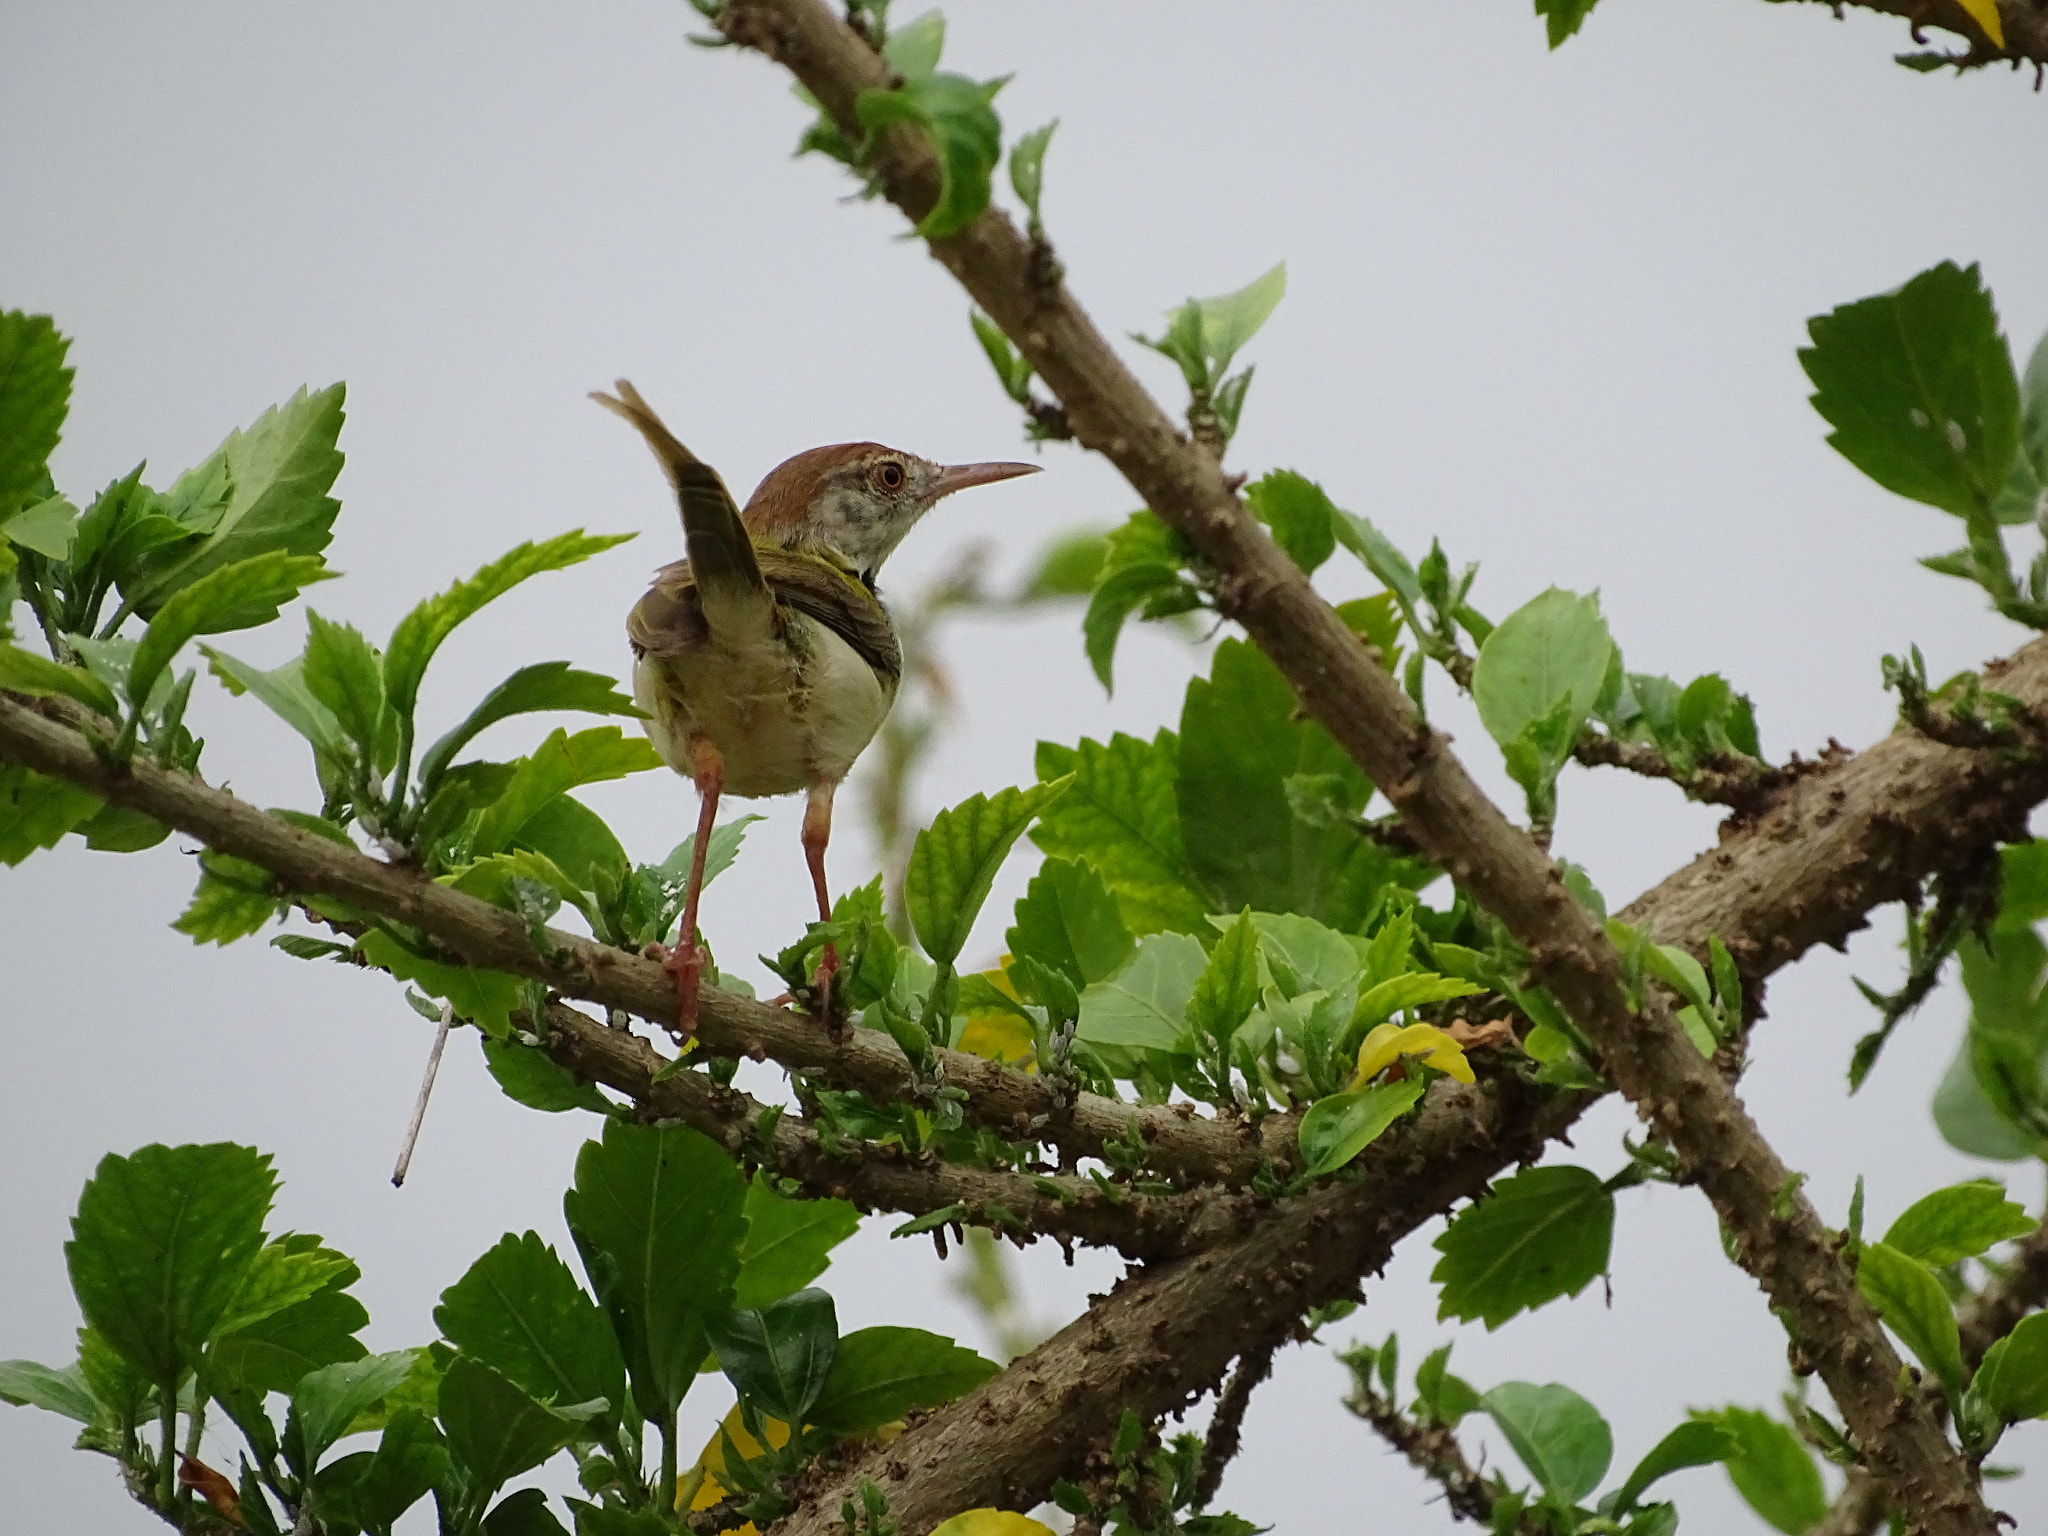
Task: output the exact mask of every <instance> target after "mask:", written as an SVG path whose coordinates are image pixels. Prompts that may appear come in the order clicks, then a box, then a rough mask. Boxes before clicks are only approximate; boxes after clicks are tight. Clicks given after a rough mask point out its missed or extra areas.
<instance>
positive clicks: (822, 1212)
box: [733, 1170, 860, 1308]
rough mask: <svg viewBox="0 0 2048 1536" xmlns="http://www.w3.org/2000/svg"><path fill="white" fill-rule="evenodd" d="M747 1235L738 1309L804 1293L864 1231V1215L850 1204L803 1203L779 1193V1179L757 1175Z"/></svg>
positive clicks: (736, 1290)
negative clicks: (840, 1250) (838, 1250)
mask: <svg viewBox="0 0 2048 1536" xmlns="http://www.w3.org/2000/svg"><path fill="white" fill-rule="evenodd" d="M746 1218H747V1235H746V1240H745V1241H744V1242H743V1243H741V1245H740V1270H739V1275H738V1277H737V1278H736V1279H735V1280H734V1281H733V1305H734V1306H735V1307H739V1308H751V1307H759V1306H764V1305H766V1304H767V1303H768V1302H771V1301H774V1300H776V1299H777V1298H778V1297H782V1296H787V1295H788V1294H789V1293H790V1292H791V1291H795V1290H800V1289H801V1288H802V1287H804V1286H806V1285H809V1284H810V1283H811V1281H813V1280H815V1279H817V1278H818V1276H820V1275H822V1274H823V1273H824V1272H825V1269H826V1266H827V1265H829V1264H830V1263H831V1262H832V1260H831V1257H830V1255H831V1252H832V1250H833V1249H834V1248H836V1247H838V1246H839V1245H840V1244H841V1243H843V1242H845V1241H846V1240H847V1239H848V1238H849V1237H851V1236H853V1234H854V1233H855V1232H857V1231H858V1230H860V1212H859V1211H858V1210H856V1209H855V1208H854V1207H853V1206H851V1205H848V1204H847V1203H846V1202H845V1201H844V1200H797V1199H790V1198H789V1197H787V1196H784V1195H780V1194H777V1193H776V1191H775V1183H774V1179H773V1176H772V1175H770V1174H769V1173H767V1172H766V1171H765V1170H764V1171H760V1172H757V1173H755V1175H754V1179H753V1182H752V1183H751V1184H749V1185H748V1186H747V1202H746Z"/></svg>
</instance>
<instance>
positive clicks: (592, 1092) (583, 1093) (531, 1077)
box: [484, 1038, 611, 1115]
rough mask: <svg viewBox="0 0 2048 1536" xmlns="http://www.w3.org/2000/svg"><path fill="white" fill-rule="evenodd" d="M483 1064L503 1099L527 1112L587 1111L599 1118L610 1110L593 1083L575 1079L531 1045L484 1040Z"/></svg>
mask: <svg viewBox="0 0 2048 1536" xmlns="http://www.w3.org/2000/svg"><path fill="white" fill-rule="evenodd" d="M484 1065H485V1066H486V1067H488V1068H489V1069H490V1073H491V1078H492V1080H493V1081H494V1082H496V1083H497V1085H498V1086H499V1087H500V1088H502V1089H504V1090H505V1097H506V1098H508V1099H510V1100H511V1101H512V1102H513V1103H514V1104H524V1105H525V1106H526V1107H527V1108H528V1109H537V1110H539V1111H541V1112H542V1113H543V1114H549V1115H559V1114H561V1113H563V1112H564V1111H567V1110H571V1109H587V1110H590V1111H592V1112H593V1113H595V1114H600V1115H601V1114H603V1113H605V1112H606V1111H607V1110H608V1109H610V1108H611V1104H610V1101H609V1100H607V1099H606V1098H605V1096H604V1095H603V1094H601V1093H599V1092H598V1091H597V1085H596V1084H595V1083H589V1082H585V1081H584V1080H583V1079H581V1078H579V1077H577V1076H575V1075H574V1074H573V1073H571V1072H570V1071H569V1070H568V1068H566V1067H564V1066H562V1065H560V1064H559V1063H558V1062H556V1061H555V1060H554V1058H553V1057H551V1056H549V1055H548V1053H547V1052H546V1051H543V1050H539V1049H537V1048H535V1047H534V1046H530V1045H521V1044H520V1043H519V1042H518V1041H516V1040H491V1039H488V1038H487V1039H486V1040H485V1041H484Z"/></svg>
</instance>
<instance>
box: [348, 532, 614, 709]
mask: <svg viewBox="0 0 2048 1536" xmlns="http://www.w3.org/2000/svg"><path fill="white" fill-rule="evenodd" d="M632 537H633V535H632V534H630V533H618V534H604V535H593V534H587V533H585V532H584V531H583V530H582V529H581V528H578V529H575V530H573V531H571V532H569V533H563V534H557V535H556V536H555V537H554V538H552V539H547V540H544V541H542V542H541V543H539V544H531V543H529V544H521V545H520V546H519V547H518V548H517V549H514V550H511V551H508V552H507V553H506V554H503V555H501V556H499V557H498V558H497V559H496V560H493V561H492V562H491V563H490V564H489V565H487V566H484V567H483V568H482V569H481V570H479V571H478V572H477V573H476V574H475V575H474V576H472V577H470V578H469V579H468V580H467V581H458V582H456V583H455V585H454V586H452V587H450V588H449V589H448V590H447V591H446V592H443V593H442V594H441V595H440V596H439V597H430V598H428V599H427V600H426V601H425V602H423V603H421V604H420V605H419V606H418V607H417V608H415V609H413V610H412V612H411V613H408V614H407V615H406V616H405V617H404V618H403V619H401V620H399V623H398V627H397V628H396V629H394V630H393V631H392V632H391V644H390V646H389V647H388V648H387V649H386V650H385V653H384V696H385V697H386V698H388V699H389V700H390V701H391V707H392V708H393V709H395V710H397V711H398V714H399V717H400V718H401V719H406V720H409V719H411V718H412V715H413V709H414V707H415V705H416V704H417V703H418V700H419V690H420V679H421V678H422V677H424V676H425V675H426V671H427V663H428V662H429V661H431V660H433V657H434V652H435V651H437V650H439V649H440V648H441V642H442V641H443V640H446V639H447V638H448V636H449V635H450V634H452V633H453V632H454V629H455V626H456V625H458V624H460V623H461V622H462V621H463V620H464V619H466V618H469V617H470V616H471V615H472V614H474V613H476V612H478V611H479V610H480V609H482V608H483V607H484V606H485V605H486V604H488V603H491V602H494V601H496V600H497V599H498V598H501V597H503V596H504V595H505V594H506V593H507V592H510V591H511V590H512V589H513V588H514V587H516V586H518V585H519V583H521V582H522V581H524V580H526V579H527V578H528V577H529V576H538V575H540V574H541V573H542V572H543V571H559V570H563V569H565V568H567V567H568V566H572V565H576V564H579V563H581V562H582V561H585V560H588V559H589V558H590V557H591V556H592V555H595V554H600V553H602V552H603V551H605V550H607V549H610V548H611V547H612V546H613V545H615V544H623V543H625V542H626V540H628V539H630V538H632Z"/></svg>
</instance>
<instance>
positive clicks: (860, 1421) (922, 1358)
mask: <svg viewBox="0 0 2048 1536" xmlns="http://www.w3.org/2000/svg"><path fill="white" fill-rule="evenodd" d="M997 1369H998V1367H997V1365H996V1363H995V1362H994V1361H993V1360H985V1359H983V1358H982V1357H981V1356H980V1355H978V1354H976V1353H975V1352H974V1351H973V1350H971V1349H962V1348H961V1347H960V1346H959V1345H958V1344H955V1343H954V1342H953V1341H952V1340H951V1339H949V1338H946V1337H944V1336H943V1335H941V1334H936V1333H927V1332H925V1331H924V1330H923V1329H922V1328H862V1329H860V1330H859V1331H858V1332H855V1333H849V1334H848V1335H847V1336H846V1337H845V1338H843V1339H841V1340H840V1341H839V1352H838V1354H837V1355H836V1356H835V1357H834V1359H833V1362H832V1372H831V1374H830V1375H829V1376H827V1377H826V1378H825V1389H824V1391H823V1392H821V1393H820V1394H819V1395H818V1400H817V1402H816V1403H815V1404H813V1405H812V1408H811V1419H812V1422H814V1423H816V1424H818V1425H820V1426H821V1427H823V1428H825V1429H829V1430H832V1431H834V1432H835V1433H838V1434H842V1435H853V1434H860V1433H862V1432H864V1431H866V1430H870V1429H875V1428H878V1427H879V1426H881V1425H883V1424H887V1423H889V1422H891V1421H892V1420H895V1419H900V1418H902V1417H903V1416H904V1415H905V1414H907V1413H909V1412H910V1411H911V1410H912V1409H915V1408H937V1407H939V1406H940V1405H941V1404H944V1403H949V1402H951V1401H953V1399H954V1398H956V1397H960V1396H962V1395H964V1394H965V1393H967V1392H970V1391H972V1390H973V1389H974V1388H975V1387H977V1386H979V1385H981V1383H982V1382H984V1381H986V1380H988V1378H989V1377H991V1376H993V1375H995V1374H996V1371H997Z"/></svg>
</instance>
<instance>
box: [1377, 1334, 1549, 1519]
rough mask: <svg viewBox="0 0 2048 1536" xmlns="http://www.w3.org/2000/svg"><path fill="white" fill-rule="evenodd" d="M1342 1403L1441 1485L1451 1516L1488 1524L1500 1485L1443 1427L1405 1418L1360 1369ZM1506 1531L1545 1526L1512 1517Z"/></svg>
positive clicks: (1415, 1466) (1446, 1427) (1497, 1497)
mask: <svg viewBox="0 0 2048 1536" xmlns="http://www.w3.org/2000/svg"><path fill="white" fill-rule="evenodd" d="M1344 1406H1345V1407H1346V1408H1348V1409H1350V1410H1351V1412H1352V1413H1353V1414H1355V1415H1356V1416H1357V1417H1358V1418H1360V1419H1362V1420H1364V1421H1365V1423H1366V1424H1368V1425H1370V1426H1371V1428H1372V1431H1373V1433H1374V1434H1376V1435H1378V1436H1379V1437H1380V1438H1381V1439H1382V1440H1384V1441H1386V1442H1387V1444H1388V1445H1390V1446H1392V1447H1393V1448H1394V1449H1395V1450H1397V1451H1399V1452H1400V1453H1401V1454H1402V1456H1404V1457H1405V1458H1407V1460H1408V1463H1409V1465H1411V1466H1413V1467H1414V1468H1415V1469H1416V1470H1417V1471H1418V1472H1420V1473H1422V1475H1423V1476H1424V1477H1427V1478H1428V1479H1429V1480H1430V1481H1431V1482H1433V1483H1435V1484H1436V1485H1437V1486H1438V1487H1440V1488H1442V1489H1443V1491H1444V1502H1445V1503H1447V1504H1448V1505H1450V1507H1451V1513H1452V1514H1453V1515H1454V1516H1455V1517H1456V1518H1457V1519H1460V1520H1472V1521H1476V1522H1478V1523H1479V1524H1480V1525H1484V1526H1491V1525H1492V1524H1493V1516H1494V1509H1495V1506H1497V1505H1498V1504H1499V1502H1500V1495H1501V1489H1500V1487H1499V1486H1498V1485H1497V1484H1496V1483H1494V1482H1493V1481H1491V1480H1489V1479H1488V1478H1487V1477H1486V1476H1485V1475H1484V1474H1483V1473H1481V1472H1480V1471H1479V1469H1478V1468H1476V1467H1474V1466H1473V1465H1472V1462H1471V1460H1470V1458H1468V1457H1467V1456H1466V1455H1465V1448H1464V1447H1463V1446H1461V1445H1460V1444H1459V1443H1458V1437H1457V1435H1456V1434H1455V1433H1454V1432H1453V1431H1452V1430H1451V1429H1450V1427H1449V1426H1447V1425H1443V1424H1425V1423H1423V1422H1422V1421H1421V1420H1420V1419H1412V1418H1410V1417H1408V1415H1406V1414H1404V1413H1403V1412H1401V1410H1400V1408H1399V1407H1398V1406H1396V1405H1395V1403H1394V1402H1393V1400H1392V1399H1391V1398H1387V1397H1383V1396H1381V1395H1380V1394H1379V1393H1378V1392H1375V1391H1374V1390H1373V1389H1372V1386H1371V1384H1370V1383H1369V1382H1367V1381H1366V1379H1365V1377H1364V1375H1363V1373H1356V1372H1355V1373H1354V1374H1353V1377H1352V1390H1351V1393H1350V1395H1349V1396H1347V1397H1346V1398H1345V1399H1344ZM1512 1529H1513V1530H1514V1531H1515V1532H1517V1533H1522V1532H1526V1533H1528V1536H1540V1533H1543V1532H1547V1531H1548V1530H1549V1526H1548V1525H1547V1524H1544V1523H1542V1522H1539V1521H1537V1520H1535V1519H1518V1520H1516V1522H1515V1524H1514V1525H1513V1527H1512Z"/></svg>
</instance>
